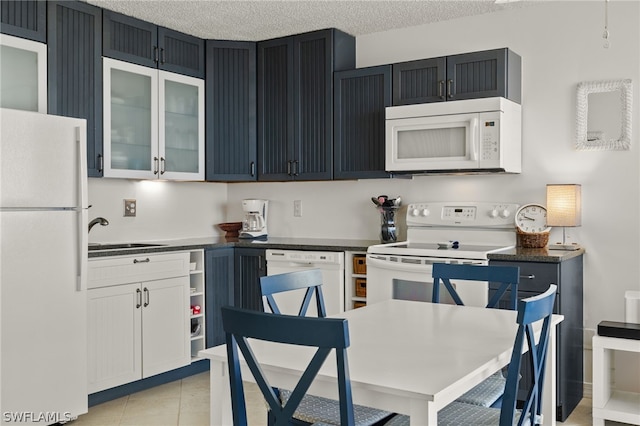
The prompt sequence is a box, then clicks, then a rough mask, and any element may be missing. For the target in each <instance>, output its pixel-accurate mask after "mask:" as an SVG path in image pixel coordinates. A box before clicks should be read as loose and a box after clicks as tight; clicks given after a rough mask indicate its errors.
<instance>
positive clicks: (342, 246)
mask: <svg viewBox="0 0 640 426" xmlns="http://www.w3.org/2000/svg"><path fill="white" fill-rule="evenodd" d="M136 242H145V243H147V242H148V243H150V244H162V245H161V246H153V247H138V248H128V249H116V250H90V251H89V258H90V259H91V258H96V257H108V256H123V255H128V254H140V253H162V252H167V251H182V250H195V249H210V248H224V247H242V248H265V249H280V250H314V251H367V248H368V247H369V246H372V245H374V244H380V241H379V240H348V239H332V238H327V239H323V238H278V237H269V238H268V239H266V240H249V239H239V238H230V239H226V238H224V237H208V238H184V239H177V240H159V241H136Z"/></svg>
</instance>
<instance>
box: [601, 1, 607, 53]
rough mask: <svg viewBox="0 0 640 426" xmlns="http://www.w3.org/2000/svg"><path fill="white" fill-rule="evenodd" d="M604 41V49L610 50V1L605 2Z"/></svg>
mask: <svg viewBox="0 0 640 426" xmlns="http://www.w3.org/2000/svg"><path fill="white" fill-rule="evenodd" d="M602 38H603V39H604V44H603V46H604V48H605V49H608V48H609V0H604V32H603V33H602Z"/></svg>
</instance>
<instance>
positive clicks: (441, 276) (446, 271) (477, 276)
mask: <svg viewBox="0 0 640 426" xmlns="http://www.w3.org/2000/svg"><path fill="white" fill-rule="evenodd" d="M431 275H432V277H433V290H432V298H431V301H432V302H433V303H440V285H439V284H440V282H442V284H443V285H444V288H445V289H446V290H447V291H448V292H449V294H450V295H451V298H452V299H453V300H454V302H455V303H456V304H457V305H464V302H463V301H462V299H461V298H460V295H459V294H458V292H457V291H456V289H455V287H454V286H453V284H451V280H465V281H483V282H485V283H486V282H488V281H489V282H494V283H499V284H500V287H499V288H498V290H497V291H496V292H495V293H494V294H493V296H492V297H491V299H490V300H489V303H487V306H486V307H487V308H497V307H498V302H500V299H502V297H503V296H504V295H505V293H506V292H507V290H509V289H510V290H511V291H510V294H509V304H508V305H507V306H508V308H509V309H516V303H517V300H518V284H520V268H519V267H517V266H489V265H465V264H451V263H434V264H433V272H432V273H431Z"/></svg>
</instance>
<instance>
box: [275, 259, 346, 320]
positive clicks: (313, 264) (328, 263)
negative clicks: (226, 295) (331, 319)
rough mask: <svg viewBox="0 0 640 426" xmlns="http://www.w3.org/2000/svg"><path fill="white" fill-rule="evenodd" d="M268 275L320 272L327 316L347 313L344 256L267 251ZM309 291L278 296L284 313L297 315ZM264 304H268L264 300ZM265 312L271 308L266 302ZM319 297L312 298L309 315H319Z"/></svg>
mask: <svg viewBox="0 0 640 426" xmlns="http://www.w3.org/2000/svg"><path fill="white" fill-rule="evenodd" d="M266 257H267V275H277V274H284V273H287V272H295V271H304V270H307V269H320V270H321V271H322V296H323V298H324V305H325V308H326V310H327V315H335V314H339V313H342V312H344V253H343V252H335V251H302V250H271V249H269V250H267V254H266ZM304 294H305V290H304V289H300V290H295V291H290V292H286V293H281V294H276V295H274V299H275V300H276V303H277V304H278V308H280V312H281V313H282V314H287V315H297V314H298V311H299V310H300V306H301V305H302V300H303V298H304ZM263 302H264V301H263ZM264 306H265V309H266V310H268V309H269V308H268V305H267V303H266V302H265V303H264ZM317 315H318V311H317V309H316V300H315V296H314V297H313V298H312V299H311V303H310V305H309V310H308V311H307V316H317Z"/></svg>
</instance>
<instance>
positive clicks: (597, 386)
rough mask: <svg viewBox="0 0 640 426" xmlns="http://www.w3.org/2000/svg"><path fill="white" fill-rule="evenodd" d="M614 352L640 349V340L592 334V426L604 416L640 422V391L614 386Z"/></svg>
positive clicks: (600, 425)
mask: <svg viewBox="0 0 640 426" xmlns="http://www.w3.org/2000/svg"><path fill="white" fill-rule="evenodd" d="M613 351H628V352H640V340H633V339H621V338H616V337H605V336H598V335H596V336H593V426H604V420H605V419H607V420H614V421H617V422H624V423H630V424H634V425H640V393H635V392H623V391H618V390H615V389H612V388H611V367H612V358H613Z"/></svg>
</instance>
